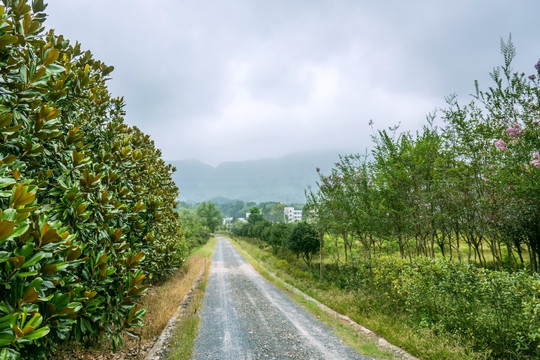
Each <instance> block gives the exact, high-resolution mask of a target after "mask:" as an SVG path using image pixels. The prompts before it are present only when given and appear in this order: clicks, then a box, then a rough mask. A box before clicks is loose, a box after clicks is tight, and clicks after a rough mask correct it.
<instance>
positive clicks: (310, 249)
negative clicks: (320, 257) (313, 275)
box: [285, 221, 319, 267]
mask: <svg viewBox="0 0 540 360" xmlns="http://www.w3.org/2000/svg"><path fill="white" fill-rule="evenodd" d="M285 245H286V247H287V248H288V249H289V250H291V251H292V252H293V253H295V254H296V256H297V257H301V258H302V260H304V262H305V263H306V265H308V266H309V267H311V260H312V258H313V255H314V254H316V253H317V251H318V250H319V237H318V234H317V230H316V229H315V228H314V227H313V225H311V224H309V223H307V222H304V221H302V222H299V223H296V225H295V226H294V228H293V229H292V231H291V233H290V234H289V236H288V237H287V239H286V243H285Z"/></svg>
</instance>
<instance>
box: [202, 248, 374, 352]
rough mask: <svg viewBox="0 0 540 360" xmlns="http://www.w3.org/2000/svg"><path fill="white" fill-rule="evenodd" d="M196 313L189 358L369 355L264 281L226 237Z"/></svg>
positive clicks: (215, 257) (217, 254)
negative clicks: (195, 331) (196, 328)
mask: <svg viewBox="0 0 540 360" xmlns="http://www.w3.org/2000/svg"><path fill="white" fill-rule="evenodd" d="M200 316H201V323H200V329H199V334H198V337H197V339H196V340H195V347H194V350H193V357H192V359H197V360H203V359H204V360H208V359H221V360H228V359H231V360H243V359H279V360H282V359H332V360H334V359H335V360H340V359H343V360H353V359H364V360H366V359H370V358H368V357H365V356H362V355H358V354H357V353H356V352H355V351H354V350H353V349H351V348H350V347H348V346H347V345H345V344H344V343H343V342H342V341H341V340H340V339H339V338H338V337H336V335H335V334H334V333H333V332H332V330H331V329H330V328H329V327H328V326H326V325H323V324H322V323H320V322H319V321H318V320H317V319H316V318H315V317H314V316H313V315H311V314H309V313H308V312H306V311H305V310H304V309H303V308H301V307H300V306H299V305H297V304H296V303H295V302H294V301H292V300H291V299H290V298H289V297H287V295H285V294H284V293H283V292H281V291H280V290H279V289H277V288H276V287H275V286H274V285H272V284H270V283H269V282H268V281H266V279H264V278H263V277H262V276H261V275H259V274H258V273H257V272H256V271H255V270H254V269H253V267H252V266H251V265H250V264H249V263H248V262H247V261H246V260H245V259H244V258H243V257H242V255H240V253H238V251H236V249H235V248H234V247H233V246H232V245H231V244H230V243H229V241H228V240H227V239H225V238H219V239H218V243H217V246H216V251H215V253H214V258H213V260H212V267H211V269H210V275H209V278H208V284H207V287H206V293H205V297H204V300H203V307H202V310H201V312H200Z"/></svg>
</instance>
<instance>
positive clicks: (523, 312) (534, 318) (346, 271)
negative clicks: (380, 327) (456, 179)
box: [326, 257, 540, 359]
mask: <svg viewBox="0 0 540 360" xmlns="http://www.w3.org/2000/svg"><path fill="white" fill-rule="evenodd" d="M326 276H327V278H328V279H331V281H334V282H335V283H337V284H338V285H339V286H340V287H342V288H345V289H350V290H356V291H359V292H361V293H364V294H370V295H369V296H372V297H374V298H375V299H376V301H378V302H380V303H381V305H382V306H386V307H387V308H388V309H387V310H388V311H394V312H400V313H407V314H408V315H409V316H410V317H411V319H412V321H413V322H415V323H416V324H420V325H421V326H425V327H429V328H432V329H435V330H436V331H446V332H450V333H453V334H457V335H460V336H464V337H466V338H468V339H471V340H472V341H473V343H474V344H476V346H478V348H479V349H482V350H486V349H487V350H489V351H491V353H492V355H493V358H504V359H524V358H530V359H537V358H538V357H539V356H540V351H539V349H540V348H539V345H540V296H539V295H540V276H538V275H537V274H534V275H531V274H529V273H527V272H524V271H518V272H515V273H508V272H503V271H494V270H486V269H482V268H477V267H475V266H472V265H469V264H465V263H459V262H456V261H450V260H447V259H429V258H417V259H413V261H412V262H410V263H409V262H408V261H404V260H402V259H396V258H391V257H381V258H376V259H374V260H373V261H367V260H357V261H355V262H354V263H351V264H346V265H339V266H331V267H329V269H328V270H327V272H326Z"/></svg>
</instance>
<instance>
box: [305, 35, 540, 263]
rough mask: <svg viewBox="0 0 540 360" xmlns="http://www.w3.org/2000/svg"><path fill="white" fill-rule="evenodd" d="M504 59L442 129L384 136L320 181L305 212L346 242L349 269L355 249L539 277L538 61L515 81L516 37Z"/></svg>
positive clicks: (453, 100) (452, 101) (452, 104)
mask: <svg viewBox="0 0 540 360" xmlns="http://www.w3.org/2000/svg"><path fill="white" fill-rule="evenodd" d="M501 50H502V54H503V57H504V65H502V66H501V67H498V68H495V69H494V70H493V72H492V73H491V78H492V79H493V85H492V86H491V87H488V88H487V89H486V90H481V89H480V87H479V85H478V83H475V93H474V94H473V100H472V101H471V102H469V103H467V104H461V103H460V102H459V101H458V99H457V96H455V95H452V96H449V97H448V98H447V103H448V106H447V107H446V108H444V109H441V110H440V112H441V114H442V116H441V117H442V120H443V121H444V124H443V126H441V127H438V126H436V125H435V122H436V120H437V116H436V114H430V115H428V117H427V123H426V124H425V125H424V127H423V129H422V130H421V131H418V132H416V133H410V132H401V133H398V132H397V130H398V129H397V127H395V128H390V129H387V130H378V131H377V132H376V133H375V135H374V136H373V141H374V148H373V151H372V152H371V153H370V154H365V155H358V154H357V155H346V156H341V157H340V161H339V162H338V163H336V164H335V167H334V168H333V169H332V170H331V172H330V173H329V174H322V173H319V175H320V178H319V182H318V183H317V187H316V188H314V189H308V190H307V191H306V197H307V199H308V200H307V205H306V209H307V212H308V213H309V214H310V216H311V217H312V219H313V220H314V221H315V223H316V224H317V227H318V231H319V232H321V233H324V234H327V235H331V236H334V237H339V238H340V239H341V243H342V244H343V250H344V255H345V257H346V260H347V259H350V257H351V256H353V249H355V250H357V253H359V254H364V255H365V256H366V257H368V258H371V257H373V256H377V255H381V254H385V253H391V252H392V251H394V250H395V251H397V250H399V253H400V255H401V257H402V258H408V259H412V258H414V257H417V256H424V257H431V258H433V257H435V256H436V253H438V254H441V255H442V256H443V257H448V258H450V259H458V260H459V261H464V260H465V259H466V260H467V261H469V262H476V263H477V264H479V265H481V266H491V267H494V268H495V269H502V268H508V269H516V268H518V267H525V266H529V267H530V269H532V270H533V271H539V270H540V155H539V151H540V125H539V122H540V89H539V86H538V85H539V78H540V61H539V62H538V63H536V64H535V65H534V71H533V72H531V73H530V74H525V73H520V72H514V71H513V70H512V68H511V62H512V59H513V58H514V56H515V48H514V46H513V44H512V41H511V38H509V39H508V41H502V40H501ZM370 126H373V122H372V121H370ZM317 171H318V170H317ZM336 244H337V243H336ZM486 253H488V254H489V255H490V256H486Z"/></svg>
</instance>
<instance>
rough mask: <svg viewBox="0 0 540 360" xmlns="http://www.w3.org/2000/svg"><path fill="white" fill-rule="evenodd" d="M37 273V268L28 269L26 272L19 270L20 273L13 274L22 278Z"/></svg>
mask: <svg viewBox="0 0 540 360" xmlns="http://www.w3.org/2000/svg"><path fill="white" fill-rule="evenodd" d="M37 274H38V272H37V270H34V271H28V272H20V273H17V274H15V276H16V277H21V278H23V277H29V276H35V275H37Z"/></svg>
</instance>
